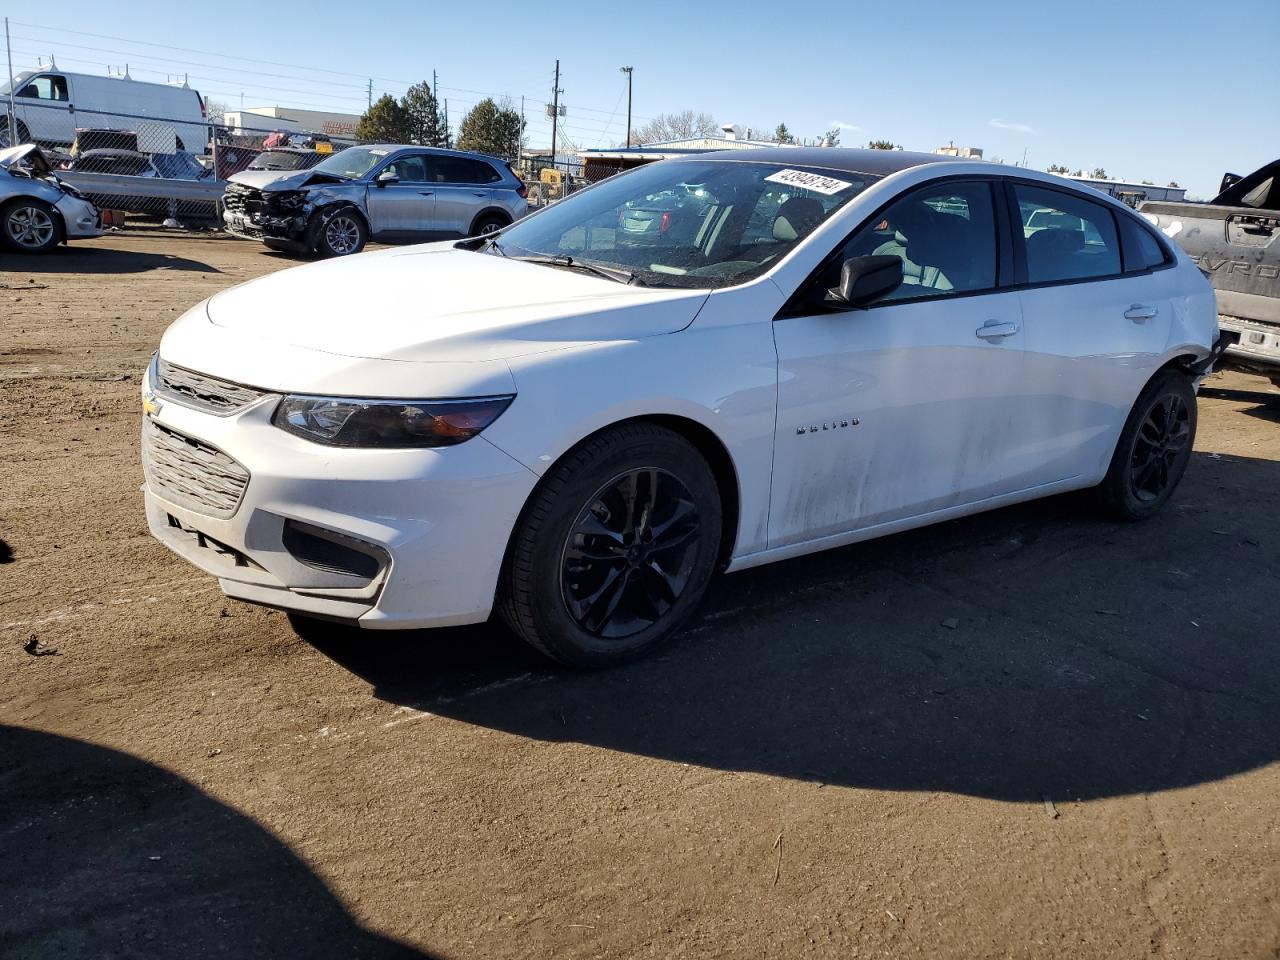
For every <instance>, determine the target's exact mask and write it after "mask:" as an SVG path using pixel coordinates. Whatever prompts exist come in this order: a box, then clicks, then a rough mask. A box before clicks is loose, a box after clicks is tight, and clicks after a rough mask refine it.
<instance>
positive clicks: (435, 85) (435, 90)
mask: <svg viewBox="0 0 1280 960" xmlns="http://www.w3.org/2000/svg"><path fill="white" fill-rule="evenodd" d="M431 95H432V96H433V97H435V98H436V99H437V100H439V99H440V81H439V79H437V77H436V72H435V71H434V70H432V71H431Z"/></svg>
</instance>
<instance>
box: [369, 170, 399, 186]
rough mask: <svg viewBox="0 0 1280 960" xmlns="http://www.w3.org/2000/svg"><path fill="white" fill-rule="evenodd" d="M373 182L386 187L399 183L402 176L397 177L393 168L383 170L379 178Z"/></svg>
mask: <svg viewBox="0 0 1280 960" xmlns="http://www.w3.org/2000/svg"><path fill="white" fill-rule="evenodd" d="M373 182H374V183H376V184H377V185H378V186H380V187H385V186H387V185H388V184H392V183H399V182H400V178H399V177H397V176H396V175H395V173H394V172H393V171H391V170H383V171H382V172H381V173H380V174H378V179H377V180H375V181H373Z"/></svg>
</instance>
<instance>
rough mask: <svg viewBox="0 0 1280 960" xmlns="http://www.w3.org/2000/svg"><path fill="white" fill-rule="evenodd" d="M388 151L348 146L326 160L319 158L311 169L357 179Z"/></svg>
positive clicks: (378, 161) (375, 164)
mask: <svg viewBox="0 0 1280 960" xmlns="http://www.w3.org/2000/svg"><path fill="white" fill-rule="evenodd" d="M390 152H391V151H389V150H375V149H373V148H371V147H349V148H348V149H346V150H343V151H342V152H341V153H335V154H334V155H333V156H331V157H329V158H328V159H327V160H321V161H320V162H319V163H317V164H316V165H315V166H314V167H312V168H311V169H312V170H314V171H316V172H317V173H331V174H333V175H334V176H338V177H349V178H351V179H352V180H358V179H360V178H361V177H363V176H364V175H365V174H366V173H368V172H369V171H370V170H372V169H373V168H374V167H376V166H377V165H378V164H380V163H382V161H383V160H384V159H385V158H386V156H387V154H388V153H390Z"/></svg>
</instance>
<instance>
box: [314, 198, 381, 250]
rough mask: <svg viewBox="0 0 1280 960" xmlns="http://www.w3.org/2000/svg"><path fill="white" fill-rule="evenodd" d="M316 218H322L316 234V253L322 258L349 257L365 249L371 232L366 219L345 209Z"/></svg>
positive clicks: (348, 208) (347, 208)
mask: <svg viewBox="0 0 1280 960" xmlns="http://www.w3.org/2000/svg"><path fill="white" fill-rule="evenodd" d="M316 216H318V217H319V218H320V222H319V224H318V225H317V227H318V229H317V234H316V253H318V254H320V256H322V257H347V256H350V255H351V254H354V253H359V252H360V251H361V250H363V249H364V245H365V243H366V241H367V240H368V239H369V231H368V228H366V227H365V225H364V219H363V218H362V217H361V216H360V214H358V213H356V212H355V211H354V210H353V209H351V208H350V207H343V208H341V209H339V210H336V211H334V212H333V213H319V214H316Z"/></svg>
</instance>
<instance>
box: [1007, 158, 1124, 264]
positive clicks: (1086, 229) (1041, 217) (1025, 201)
mask: <svg viewBox="0 0 1280 960" xmlns="http://www.w3.org/2000/svg"><path fill="white" fill-rule="evenodd" d="M1013 190H1014V194H1015V196H1016V197H1017V200H1018V212H1019V214H1020V216H1021V218H1022V237H1023V245H1024V249H1025V250H1026V257H1027V282H1028V283H1054V282H1057V281H1062V280H1085V279H1088V278H1089V277H1109V276H1116V275H1118V274H1119V273H1120V240H1119V237H1117V236H1116V224H1115V220H1114V218H1113V217H1112V216H1111V211H1110V210H1108V209H1107V208H1106V207H1104V206H1103V205H1102V204H1099V203H1094V202H1093V201H1091V200H1085V199H1084V198H1083V197H1077V196H1075V195H1073V194H1069V193H1061V192H1059V191H1057V190H1045V189H1042V188H1040V187H1032V186H1027V185H1026V184H1021V183H1016V184H1014V185H1013Z"/></svg>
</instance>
